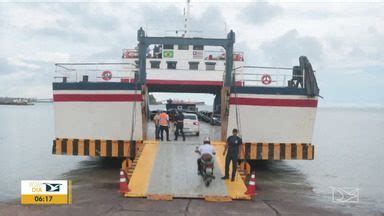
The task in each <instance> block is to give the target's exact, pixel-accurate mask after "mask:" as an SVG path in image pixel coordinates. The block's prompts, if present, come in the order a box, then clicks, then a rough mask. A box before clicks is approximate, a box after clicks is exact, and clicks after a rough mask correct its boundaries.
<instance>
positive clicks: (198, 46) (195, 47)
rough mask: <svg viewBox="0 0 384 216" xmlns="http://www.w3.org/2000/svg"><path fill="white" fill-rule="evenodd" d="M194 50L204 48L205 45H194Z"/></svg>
mask: <svg viewBox="0 0 384 216" xmlns="http://www.w3.org/2000/svg"><path fill="white" fill-rule="evenodd" d="M193 50H204V46H203V45H193Z"/></svg>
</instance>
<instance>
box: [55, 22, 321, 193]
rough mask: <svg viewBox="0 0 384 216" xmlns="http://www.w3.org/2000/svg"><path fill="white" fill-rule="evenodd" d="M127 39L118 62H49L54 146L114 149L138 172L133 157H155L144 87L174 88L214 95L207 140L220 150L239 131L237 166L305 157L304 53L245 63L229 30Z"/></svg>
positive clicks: (69, 151)
mask: <svg viewBox="0 0 384 216" xmlns="http://www.w3.org/2000/svg"><path fill="white" fill-rule="evenodd" d="M137 39H138V45H137V47H136V48H134V49H123V50H122V55H121V56H122V58H121V62H118V63H75V64H74V63H58V64H56V71H55V74H56V75H55V81H54V83H53V100H54V102H53V103H54V111H55V136H56V138H55V139H54V141H53V153H54V154H61V155H86V156H93V157H118V158H121V159H124V162H123V164H122V167H123V169H124V170H126V171H127V173H129V172H130V174H129V175H132V173H134V172H140V168H137V167H136V163H137V160H139V163H140V160H145V161H144V162H142V163H144V164H145V163H149V161H153V160H155V159H154V158H153V157H155V155H153V154H151V152H152V150H151V151H150V150H148V149H152V148H155V147H153V146H151V144H153V143H157V141H154V140H151V139H150V138H149V135H148V133H147V131H148V124H149V122H148V119H149V118H148V115H149V108H148V95H149V93H153V92H184V93H208V94H213V95H215V99H214V106H213V107H214V110H213V115H215V114H217V115H220V116H221V117H220V120H221V140H217V141H216V142H214V143H216V145H215V146H216V148H218V149H221V148H223V147H224V144H225V140H226V138H227V137H228V136H229V135H231V132H232V129H233V128H237V129H239V131H240V135H241V137H242V139H243V142H244V147H245V151H244V152H241V153H240V155H239V159H240V160H241V161H242V164H241V169H240V170H243V171H244V173H245V174H250V173H251V171H252V170H253V168H252V166H253V165H254V162H255V161H257V160H313V159H314V146H313V145H312V135H313V129H314V123H315V117H316V109H317V104H318V97H319V88H318V86H317V82H316V78H315V72H314V70H313V69H312V65H311V63H310V62H309V60H308V58H307V57H305V56H301V57H300V58H299V60H298V65H297V66H293V67H265V66H247V65H245V64H244V62H245V60H246V58H245V57H244V54H243V52H238V51H234V43H235V33H234V32H233V31H230V32H229V33H228V35H227V37H223V38H201V37H190V36H188V34H184V35H183V36H179V37H151V36H148V35H146V33H145V31H144V30H143V29H142V28H140V29H139V30H138V32H137ZM213 46H215V47H219V48H218V49H216V50H213V51H212V50H210V49H209V48H211V47H213ZM146 148H147V150H145V149H146ZM153 151H155V150H153ZM144 152H145V154H147V156H146V157H147V158H146V157H144V158H146V159H142V158H143V156H140V155H141V154H144ZM148 155H151V156H148ZM140 158H141V159H140ZM148 158H149V159H148ZM219 161H220V160H219ZM155 164H156V163H155ZM143 166H144V165H143ZM144 167H145V166H144ZM138 170H139V171H138ZM129 177H131V176H129ZM137 181H138V182H139V180H137ZM137 184H139V183H137ZM137 187H138V188H140V187H141V186H137ZM231 196H232V195H231ZM233 197H237V195H233Z"/></svg>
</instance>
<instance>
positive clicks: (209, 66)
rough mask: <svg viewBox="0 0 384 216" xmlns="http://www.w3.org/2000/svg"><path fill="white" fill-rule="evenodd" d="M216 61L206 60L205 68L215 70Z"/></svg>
mask: <svg viewBox="0 0 384 216" xmlns="http://www.w3.org/2000/svg"><path fill="white" fill-rule="evenodd" d="M215 65H216V62H205V70H215Z"/></svg>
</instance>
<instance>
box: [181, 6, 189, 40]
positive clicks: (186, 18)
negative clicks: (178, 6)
mask: <svg viewBox="0 0 384 216" xmlns="http://www.w3.org/2000/svg"><path fill="white" fill-rule="evenodd" d="M189 3H190V0H187V9H185V8H184V34H183V35H182V36H183V37H186V36H187V33H188V32H189Z"/></svg>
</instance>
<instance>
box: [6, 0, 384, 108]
mask: <svg viewBox="0 0 384 216" xmlns="http://www.w3.org/2000/svg"><path fill="white" fill-rule="evenodd" d="M185 5H186V3H185V1H130V2H129V1H119V2H113V1H112V2H105V1H103V2H100V1H99V2H81V3H68V2H61V3H56V2H49V1H41V2H40V3H28V2H17V3H15V2H13V3H11V2H3V1H1V3H0V50H1V51H0V97H1V96H14V97H37V98H51V97H52V80H53V76H54V71H55V66H54V64H55V63H57V62H73V63H74V62H119V61H120V57H121V50H122V49H123V48H133V47H134V46H136V44H137V41H136V34H137V29H139V28H140V27H143V28H144V29H145V30H146V32H147V34H148V35H154V36H160V35H164V34H166V32H167V31H168V30H174V29H182V27H183V8H184V7H185ZM190 8H191V9H190V11H191V12H190V20H191V21H190V22H191V23H190V26H191V27H190V29H191V30H192V31H195V32H199V34H201V36H204V37H225V35H226V32H228V31H229V30H230V29H232V30H233V31H234V32H235V33H236V44H235V49H236V50H241V51H244V53H245V54H244V55H245V64H246V65H262V66H284V67H292V66H293V65H298V58H299V56H302V55H305V56H307V57H308V58H309V60H310V62H311V63H312V66H313V68H314V69H315V70H316V76H317V81H318V85H319V87H320V95H321V96H322V97H323V99H320V105H321V106H380V107H382V106H384V13H383V11H384V2H377V1H376V2H375V1H373V2H343V1H337V2H333V1H324V2H322V1H271V2H266V1H237V2H231V1H213V0H209V1H194V0H191V7H190ZM158 97H160V99H166V97H168V95H164V94H161V95H158ZM171 97H182V98H184V99H185V98H186V99H191V100H205V101H207V102H208V103H212V101H211V100H212V97H211V96H204V95H180V94H179V95H173V96H171Z"/></svg>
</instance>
